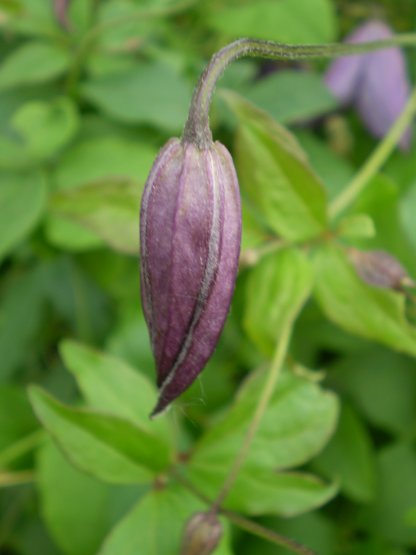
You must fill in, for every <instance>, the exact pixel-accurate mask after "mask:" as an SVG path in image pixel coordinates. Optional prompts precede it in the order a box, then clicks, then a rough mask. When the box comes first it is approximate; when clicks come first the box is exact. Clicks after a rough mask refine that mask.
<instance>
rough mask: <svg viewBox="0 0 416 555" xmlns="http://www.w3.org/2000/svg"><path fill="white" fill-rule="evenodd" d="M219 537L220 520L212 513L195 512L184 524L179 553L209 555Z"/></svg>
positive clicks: (220, 535)
mask: <svg viewBox="0 0 416 555" xmlns="http://www.w3.org/2000/svg"><path fill="white" fill-rule="evenodd" d="M221 537H222V526H221V522H220V521H219V520H218V518H217V516H216V515H215V514H214V513H196V514H195V515H193V516H192V517H191V519H190V520H189V521H188V524H187V525H186V528H185V534H184V537H183V543H182V549H181V555H210V553H213V552H214V550H215V548H216V547H217V545H218V544H219V542H220V540H221Z"/></svg>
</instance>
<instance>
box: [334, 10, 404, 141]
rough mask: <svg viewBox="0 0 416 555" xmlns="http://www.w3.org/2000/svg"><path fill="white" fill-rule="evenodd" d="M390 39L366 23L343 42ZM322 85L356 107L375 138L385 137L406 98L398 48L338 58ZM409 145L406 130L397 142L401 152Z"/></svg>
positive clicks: (386, 31)
mask: <svg viewBox="0 0 416 555" xmlns="http://www.w3.org/2000/svg"><path fill="white" fill-rule="evenodd" d="M392 36H393V33H392V31H391V29H390V27H388V26H387V25H386V24H385V23H382V22H381V21H377V20H370V21H367V22H366V23H364V24H363V25H361V26H360V27H358V29H356V30H355V31H354V32H353V33H352V34H351V35H349V37H347V39H346V41H345V42H347V43H352V44H354V43H360V42H371V41H377V40H384V39H389V38H391V37H392ZM325 82H326V84H327V86H328V88H329V89H330V91H331V92H332V93H333V94H334V95H335V96H336V97H337V98H338V99H339V101H340V102H341V103H342V104H354V105H355V106H356V108H357V110H358V112H359V114H360V116H361V118H362V120H363V122H364V124H365V126H366V127H367V129H368V130H369V131H370V133H372V134H373V135H374V136H375V137H378V138H382V137H383V136H384V135H385V134H386V133H387V131H388V130H389V128H390V127H391V125H392V124H393V122H394V121H395V120H396V118H397V117H398V116H399V114H400V112H401V111H402V110H403V108H404V106H405V104H406V101H407V99H408V97H409V94H410V84H409V78H408V75H407V71H406V63H405V58H404V55H403V52H402V51H401V50H400V48H398V47H391V48H384V49H382V50H378V51H374V52H369V53H367V54H362V55H353V56H344V57H342V58H339V59H337V60H335V61H334V62H332V64H331V65H330V66H329V68H328V71H327V72H326V75H325ZM409 145H410V129H408V130H407V131H406V132H405V133H404V134H403V136H402V138H401V140H400V147H401V148H402V149H403V150H406V149H408V148H409Z"/></svg>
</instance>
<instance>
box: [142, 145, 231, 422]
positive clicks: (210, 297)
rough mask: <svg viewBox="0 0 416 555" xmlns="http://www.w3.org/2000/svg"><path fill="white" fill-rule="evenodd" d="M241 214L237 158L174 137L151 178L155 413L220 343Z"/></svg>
mask: <svg viewBox="0 0 416 555" xmlns="http://www.w3.org/2000/svg"><path fill="white" fill-rule="evenodd" d="M240 241H241V209H240V194H239V188H238V182H237V176H236V172H235V169H234V164H233V162H232V159H231V156H230V154H229V152H228V151H227V149H226V148H225V147H224V146H223V145H221V144H220V143H218V142H216V143H211V144H210V145H209V147H208V148H205V149H198V148H197V147H196V146H195V145H194V144H192V143H190V142H181V141H180V140H179V139H171V140H170V141H168V143H167V144H166V145H165V146H164V147H163V148H162V150H161V152H160V153H159V156H158V157H157V159H156V161H155V163H154V165H153V168H152V170H151V172H150V175H149V177H148V179H147V182H146V186H145V189H144V193H143V198H142V206H141V220H140V248H141V294H142V303H143V310H144V314H145V318H146V322H147V325H148V328H149V334H150V340H151V344H152V349H153V354H154V357H155V361H156V368H157V383H158V386H159V387H160V396H159V400H158V403H157V405H156V407H155V409H154V411H153V413H152V414H153V415H156V414H157V413H159V412H161V411H162V410H164V409H165V408H166V407H167V405H168V404H169V403H171V402H172V401H173V400H174V399H175V398H176V397H178V395H180V394H181V393H182V392H183V391H184V390H185V389H187V388H188V387H189V386H190V385H191V384H192V382H193V381H194V380H195V378H196V377H197V376H198V374H199V373H200V372H201V370H202V369H203V367H204V366H205V364H206V362H207V361H208V359H209V358H210V356H211V354H212V352H213V350H214V349H215V346H216V344H217V341H218V338H219V335H220V333H221V330H222V328H223V325H224V322H225V319H226V316H227V313H228V310H229V306H230V303H231V297H232V294H233V290H234V283H235V278H236V273H237V267H238V258H239V253H240Z"/></svg>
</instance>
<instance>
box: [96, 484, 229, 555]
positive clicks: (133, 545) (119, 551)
mask: <svg viewBox="0 0 416 555" xmlns="http://www.w3.org/2000/svg"><path fill="white" fill-rule="evenodd" d="M203 510H206V507H205V506H204V505H203V504H202V503H201V501H199V500H197V499H196V498H195V497H194V496H192V495H191V494H190V493H189V492H188V490H184V489H183V488H181V487H177V486H170V487H169V488H164V489H160V490H157V489H156V490H154V491H152V492H151V493H149V494H148V495H147V496H146V497H144V498H143V499H142V500H140V501H139V503H138V504H137V505H136V506H135V507H134V508H133V510H132V511H131V512H130V513H129V514H128V515H127V516H126V517H125V518H124V519H123V520H122V521H121V522H120V523H119V524H118V526H116V527H115V528H114V530H113V531H112V532H111V533H110V534H109V536H108V537H107V539H106V540H105V541H104V544H103V546H102V548H101V550H100V551H99V554H98V555H136V554H137V553H140V555H177V554H178V553H179V552H180V545H181V541H182V534H183V531H184V528H185V524H186V522H187V521H188V520H189V518H190V517H191V516H192V515H193V514H194V513H196V512H200V511H203ZM223 525H224V527H225V534H224V537H223V539H222V541H221V543H220V545H219V546H218V548H217V549H216V550H215V555H231V553H232V552H231V548H230V544H229V535H228V533H227V527H226V523H225V522H224V523H223Z"/></svg>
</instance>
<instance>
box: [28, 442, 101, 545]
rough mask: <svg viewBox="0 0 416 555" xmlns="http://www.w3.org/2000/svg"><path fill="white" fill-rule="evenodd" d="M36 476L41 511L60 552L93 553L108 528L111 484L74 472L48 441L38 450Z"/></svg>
mask: <svg viewBox="0 0 416 555" xmlns="http://www.w3.org/2000/svg"><path fill="white" fill-rule="evenodd" d="M37 475H38V482H37V487H38V491H39V494H40V498H41V507H42V514H43V516H44V518H45V520H46V524H47V526H48V528H49V530H50V532H51V534H52V535H53V537H54V539H55V541H56V542H57V544H58V545H59V546H60V548H61V549H62V551H63V553H65V555H95V554H96V553H97V551H98V548H99V546H100V544H101V542H102V540H103V538H104V536H105V535H106V533H107V532H108V531H109V527H110V513H111V508H110V506H109V504H110V492H111V487H110V486H109V485H108V484H104V483H103V482H99V481H98V480H94V479H93V478H90V477H89V476H87V475H86V474H83V473H81V472H79V471H77V470H76V469H75V468H74V467H73V466H72V465H70V464H69V463H68V462H67V461H66V459H65V458H64V456H63V455H62V454H61V453H60V451H58V449H56V447H54V445H53V444H52V443H51V442H48V443H46V444H45V445H44V446H43V447H42V449H41V450H40V451H39V454H38V458H37ZM63 500H65V502H63Z"/></svg>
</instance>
